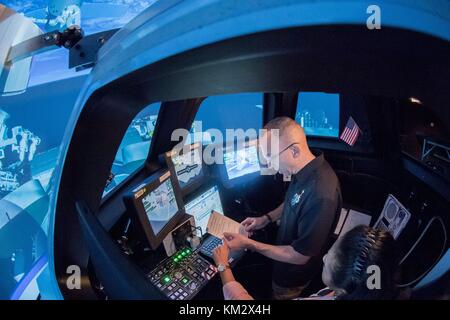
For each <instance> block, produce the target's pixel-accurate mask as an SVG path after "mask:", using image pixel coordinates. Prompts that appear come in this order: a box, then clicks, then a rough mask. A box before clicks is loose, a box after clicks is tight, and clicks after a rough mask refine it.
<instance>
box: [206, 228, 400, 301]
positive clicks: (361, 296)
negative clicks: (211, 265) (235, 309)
mask: <svg viewBox="0 0 450 320" xmlns="http://www.w3.org/2000/svg"><path fill="white" fill-rule="evenodd" d="M249 241H252V240H250V239H249ZM228 242H229V239H228V238H227V235H225V237H224V244H223V245H222V246H220V247H218V248H216V249H215V250H214V260H215V262H216V265H217V266H218V269H219V271H220V277H221V279H222V283H223V294H224V297H225V299H226V300H252V299H253V297H252V296H251V295H250V294H249V293H248V292H247V290H245V288H244V287H243V286H242V285H241V284H240V283H238V282H237V281H236V280H235V279H234V276H233V273H232V271H231V269H230V267H229V265H228V254H229V247H228ZM397 267H398V251H397V247H396V243H395V240H394V238H393V237H392V235H391V234H390V233H389V232H387V231H382V230H376V229H373V228H370V227H367V226H357V227H355V228H354V229H352V230H350V231H348V232H347V233H345V234H344V235H342V236H341V237H340V238H339V239H338V240H337V241H336V242H335V243H334V244H333V246H332V247H331V249H330V250H329V251H328V253H327V254H326V255H325V256H324V257H323V269H322V281H323V283H324V284H325V285H326V286H327V287H326V288H324V289H322V290H320V291H319V292H318V293H317V294H314V295H312V296H310V297H308V298H300V297H297V299H317V300H336V299H339V300H389V299H397V298H399V290H398V288H397V286H396V281H395V279H396V276H397V275H398V273H397V269H398V268H397Z"/></svg>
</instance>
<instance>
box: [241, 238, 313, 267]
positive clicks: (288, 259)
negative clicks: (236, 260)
mask: <svg viewBox="0 0 450 320" xmlns="http://www.w3.org/2000/svg"><path fill="white" fill-rule="evenodd" d="M249 240H250V243H249V245H248V249H250V250H253V251H256V252H258V253H260V254H262V255H264V256H266V257H268V258H270V259H273V260H277V261H280V262H285V263H292V264H298V265H302V264H306V263H307V262H308V261H309V259H310V257H308V256H304V255H302V254H301V253H299V252H297V251H295V250H294V248H293V247H291V246H289V245H288V246H273V245H270V244H266V243H262V242H258V241H255V240H251V239H249Z"/></svg>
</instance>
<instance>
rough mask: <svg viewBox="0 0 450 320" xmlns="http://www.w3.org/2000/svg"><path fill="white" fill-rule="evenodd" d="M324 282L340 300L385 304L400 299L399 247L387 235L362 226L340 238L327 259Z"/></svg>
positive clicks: (384, 232) (326, 256)
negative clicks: (398, 287) (396, 278)
mask: <svg viewBox="0 0 450 320" xmlns="http://www.w3.org/2000/svg"><path fill="white" fill-rule="evenodd" d="M323 261H324V267H323V272H322V280H323V282H324V283H325V284H326V285H327V286H328V287H330V288H331V289H333V290H335V292H336V293H337V298H338V299H345V300H385V299H395V298H396V296H397V290H396V281H395V277H396V274H397V266H398V253H397V248H396V243H395V240H394V238H393V237H392V236H391V234H390V233H389V232H387V231H382V230H376V229H373V228H370V227H367V226H358V227H355V228H354V229H352V230H350V231H348V232H347V233H346V234H344V235H343V236H342V237H340V238H339V239H338V240H337V241H336V242H335V243H334V245H333V247H332V248H331V249H330V250H329V251H328V253H327V254H326V255H325V256H324V258H323Z"/></svg>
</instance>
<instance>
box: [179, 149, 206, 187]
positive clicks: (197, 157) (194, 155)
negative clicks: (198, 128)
mask: <svg viewBox="0 0 450 320" xmlns="http://www.w3.org/2000/svg"><path fill="white" fill-rule="evenodd" d="M172 162H173V165H174V167H175V173H176V176H177V178H178V182H179V183H180V187H181V188H184V187H185V186H187V185H188V184H189V183H191V182H193V181H194V180H195V179H197V178H199V177H200V176H202V172H203V171H202V158H201V148H200V147H193V148H192V149H191V150H190V151H189V152H186V153H183V154H180V155H174V156H173V157H172Z"/></svg>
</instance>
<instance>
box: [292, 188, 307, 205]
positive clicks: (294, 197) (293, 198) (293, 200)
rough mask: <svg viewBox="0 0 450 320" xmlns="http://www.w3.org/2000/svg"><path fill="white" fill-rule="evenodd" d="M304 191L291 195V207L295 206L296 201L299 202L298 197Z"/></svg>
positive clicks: (300, 196)
mask: <svg viewBox="0 0 450 320" xmlns="http://www.w3.org/2000/svg"><path fill="white" fill-rule="evenodd" d="M304 193H305V190H302V192H301V193H300V194H298V193H296V194H294V195H293V196H292V199H291V207H293V206H295V205H296V204H297V203H299V202H300V199H301V198H302V196H303V194H304Z"/></svg>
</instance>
